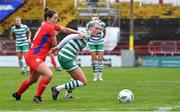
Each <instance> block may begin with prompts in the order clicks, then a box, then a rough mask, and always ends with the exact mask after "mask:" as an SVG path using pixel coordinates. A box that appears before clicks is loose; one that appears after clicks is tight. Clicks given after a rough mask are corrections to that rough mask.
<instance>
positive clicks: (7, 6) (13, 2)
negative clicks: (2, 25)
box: [0, 0, 25, 22]
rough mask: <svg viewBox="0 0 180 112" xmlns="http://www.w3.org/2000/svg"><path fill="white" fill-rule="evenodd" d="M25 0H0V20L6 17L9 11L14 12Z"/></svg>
mask: <svg viewBox="0 0 180 112" xmlns="http://www.w3.org/2000/svg"><path fill="white" fill-rule="evenodd" d="M24 3H25V0H1V2H0V13H1V16H0V22H1V21H3V20H4V19H6V18H7V17H8V16H9V15H10V14H11V13H13V12H15V11H16V10H17V9H18V8H19V7H20V6H22V5H23V4H24Z"/></svg>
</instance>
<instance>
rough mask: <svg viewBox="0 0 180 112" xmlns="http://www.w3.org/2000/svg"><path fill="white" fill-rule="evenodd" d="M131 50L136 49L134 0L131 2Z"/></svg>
mask: <svg viewBox="0 0 180 112" xmlns="http://www.w3.org/2000/svg"><path fill="white" fill-rule="evenodd" d="M129 24H130V25H129V31H130V32H129V33H130V35H129V50H134V0H131V3H130V23H129Z"/></svg>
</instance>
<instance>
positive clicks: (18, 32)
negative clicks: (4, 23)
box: [11, 24, 29, 46]
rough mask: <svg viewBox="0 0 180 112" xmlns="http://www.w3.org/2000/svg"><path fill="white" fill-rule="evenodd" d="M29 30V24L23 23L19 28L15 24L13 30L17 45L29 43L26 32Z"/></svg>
mask: <svg viewBox="0 0 180 112" xmlns="http://www.w3.org/2000/svg"><path fill="white" fill-rule="evenodd" d="M28 30H29V28H28V26H27V25H24V24H21V25H20V27H19V28H17V27H16V26H13V27H12V29H11V31H12V32H13V33H14V35H15V38H16V46H23V45H28V40H27V35H26V32H27V31H28Z"/></svg>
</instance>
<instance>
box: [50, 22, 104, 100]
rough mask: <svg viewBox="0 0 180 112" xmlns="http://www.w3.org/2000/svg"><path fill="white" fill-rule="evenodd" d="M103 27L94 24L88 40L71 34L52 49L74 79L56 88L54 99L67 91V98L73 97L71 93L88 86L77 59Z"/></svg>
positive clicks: (53, 89) (53, 94)
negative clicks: (77, 88) (92, 37)
mask: <svg viewBox="0 0 180 112" xmlns="http://www.w3.org/2000/svg"><path fill="white" fill-rule="evenodd" d="M100 29H101V26H100V25H99V24H98V23H92V24H90V25H89V27H88V31H87V32H85V34H86V35H87V36H88V37H89V38H87V39H84V38H81V37H80V36H79V35H77V34H71V35H68V36H67V37H65V39H63V40H62V41H61V42H60V43H59V44H58V46H57V47H54V48H53V49H52V52H56V51H58V50H59V53H58V60H59V63H60V64H61V67H62V68H63V69H65V70H66V71H67V72H68V73H69V74H70V75H71V76H72V78H73V80H71V81H70V82H67V83H65V84H63V85H59V86H54V87H52V88H51V90H52V98H53V100H56V99H57V97H58V94H59V92H60V91H62V90H64V89H66V90H67V92H66V94H65V98H68V97H71V95H70V94H71V92H72V90H74V89H75V88H76V87H80V86H85V85H86V84H87V79H86V77H85V74H84V72H83V71H82V70H81V68H80V67H79V66H78V65H77V63H76V61H75V60H76V57H77V55H78V53H79V52H81V51H82V50H83V48H85V47H86V44H87V42H88V41H89V39H90V37H91V36H96V35H97V34H99V32H100Z"/></svg>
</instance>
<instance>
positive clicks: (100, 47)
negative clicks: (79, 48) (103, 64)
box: [89, 44, 104, 52]
mask: <svg viewBox="0 0 180 112" xmlns="http://www.w3.org/2000/svg"><path fill="white" fill-rule="evenodd" d="M89 50H90V52H93V51H104V45H103V44H97V45H92V44H89Z"/></svg>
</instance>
